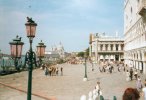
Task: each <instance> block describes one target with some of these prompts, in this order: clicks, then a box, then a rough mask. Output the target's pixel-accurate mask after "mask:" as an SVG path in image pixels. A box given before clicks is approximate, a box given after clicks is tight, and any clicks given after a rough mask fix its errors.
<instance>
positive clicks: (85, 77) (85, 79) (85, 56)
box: [83, 51, 88, 81]
mask: <svg viewBox="0 0 146 100" xmlns="http://www.w3.org/2000/svg"><path fill="white" fill-rule="evenodd" d="M84 59H85V64H84V65H85V76H84V78H83V81H87V80H88V79H87V54H86V51H85V53H84Z"/></svg>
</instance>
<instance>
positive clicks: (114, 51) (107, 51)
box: [97, 50, 124, 53]
mask: <svg viewBox="0 0 146 100" xmlns="http://www.w3.org/2000/svg"><path fill="white" fill-rule="evenodd" d="M97 52H98V53H123V52H124V50H118V51H116V50H112V51H111V50H110V51H109V50H98V51H97Z"/></svg>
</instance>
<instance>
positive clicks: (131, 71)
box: [130, 68, 133, 81]
mask: <svg viewBox="0 0 146 100" xmlns="http://www.w3.org/2000/svg"><path fill="white" fill-rule="evenodd" d="M130 79H131V81H132V79H133V70H132V68H131V69H130Z"/></svg>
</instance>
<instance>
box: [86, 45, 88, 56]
mask: <svg viewBox="0 0 146 100" xmlns="http://www.w3.org/2000/svg"><path fill="white" fill-rule="evenodd" d="M86 55H87V57H88V56H89V47H88V48H87V49H86Z"/></svg>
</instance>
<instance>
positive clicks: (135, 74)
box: [134, 69, 138, 80]
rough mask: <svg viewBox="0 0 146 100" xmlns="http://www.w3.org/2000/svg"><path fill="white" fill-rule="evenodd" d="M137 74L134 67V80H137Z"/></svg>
mask: <svg viewBox="0 0 146 100" xmlns="http://www.w3.org/2000/svg"><path fill="white" fill-rule="evenodd" d="M137 75H138V72H137V69H136V70H135V72H134V76H135V79H136V80H137Z"/></svg>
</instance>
